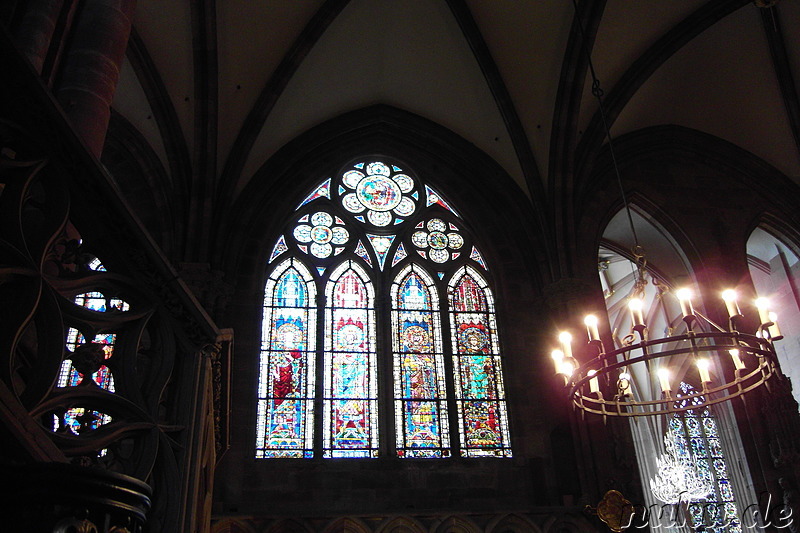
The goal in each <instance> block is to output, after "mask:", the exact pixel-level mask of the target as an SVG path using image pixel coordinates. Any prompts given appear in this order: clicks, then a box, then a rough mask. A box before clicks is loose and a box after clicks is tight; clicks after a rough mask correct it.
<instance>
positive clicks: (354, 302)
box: [323, 261, 378, 457]
mask: <svg viewBox="0 0 800 533" xmlns="http://www.w3.org/2000/svg"><path fill="white" fill-rule="evenodd" d="M326 297H327V299H328V306H327V307H326V309H325V357H324V361H325V363H324V364H325V370H324V372H325V379H324V382H325V384H324V389H325V396H324V399H323V401H324V414H323V428H324V429H323V434H324V437H323V438H324V440H323V450H324V456H325V457H377V455H378V381H377V376H376V352H375V308H374V306H375V293H374V290H373V288H372V282H371V281H370V279H369V277H368V276H367V274H366V272H365V271H364V269H363V268H361V267H360V266H359V265H358V264H356V263H354V262H353V261H346V262H344V263H342V264H341V265H340V266H339V267H338V268H337V269H336V270H335V271H334V272H333V273H332V274H331V278H330V281H329V282H328V287H327V290H326Z"/></svg>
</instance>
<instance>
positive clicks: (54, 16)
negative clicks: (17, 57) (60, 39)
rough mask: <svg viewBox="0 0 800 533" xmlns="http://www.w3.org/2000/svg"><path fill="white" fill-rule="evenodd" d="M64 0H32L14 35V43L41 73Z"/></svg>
mask: <svg viewBox="0 0 800 533" xmlns="http://www.w3.org/2000/svg"><path fill="white" fill-rule="evenodd" d="M63 7H64V0H31V1H30V2H28V4H27V6H26V10H25V14H24V15H23V16H22V20H21V21H20V24H19V27H18V28H17V29H16V32H15V35H14V44H16V45H17V49H18V50H19V51H20V53H21V54H22V55H24V56H25V57H26V58H27V59H28V61H30V62H31V65H33V68H34V69H36V72H38V73H39V74H41V73H42V67H43V65H44V63H45V60H46V59H47V53H48V51H49V50H50V46H51V42H52V40H53V34H54V33H55V31H56V26H57V25H58V19H59V15H60V13H61V11H62V9H63Z"/></svg>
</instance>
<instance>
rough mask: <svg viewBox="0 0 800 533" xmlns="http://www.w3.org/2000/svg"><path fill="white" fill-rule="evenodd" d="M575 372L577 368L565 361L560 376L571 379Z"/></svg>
mask: <svg viewBox="0 0 800 533" xmlns="http://www.w3.org/2000/svg"><path fill="white" fill-rule="evenodd" d="M574 370H575V367H574V366H572V363H570V362H569V361H563V362H562V363H561V370H560V371H559V374H564V375H565V376H567V377H568V378H570V377H572V372H573V371H574Z"/></svg>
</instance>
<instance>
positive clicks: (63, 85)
mask: <svg viewBox="0 0 800 533" xmlns="http://www.w3.org/2000/svg"><path fill="white" fill-rule="evenodd" d="M135 7H136V0H87V1H86V3H85V4H84V6H83V9H81V11H80V13H79V14H78V16H77V20H76V22H75V29H74V31H73V37H72V42H71V44H70V48H69V50H68V52H67V55H66V58H65V59H64V66H63V70H62V76H61V81H60V83H59V85H58V88H57V90H56V96H57V98H58V100H59V102H60V103H61V106H62V107H63V108H64V111H65V112H66V114H67V115H68V116H69V118H70V120H71V121H72V125H73V126H74V127H75V129H76V130H77V131H78V133H79V135H80V136H81V137H82V138H83V141H84V143H85V144H86V146H87V148H88V149H89V151H90V152H92V154H94V155H95V156H96V157H98V158H99V157H100V153H101V152H102V150H103V143H104V142H105V137H106V130H107V129H108V122H109V119H110V117H111V101H112V99H113V98H114V91H115V90H116V88H117V81H119V71H120V66H121V65H122V60H123V58H124V57H125V49H126V48H127V45H128V36H129V35H130V31H131V22H132V20H133V12H134V9H135Z"/></svg>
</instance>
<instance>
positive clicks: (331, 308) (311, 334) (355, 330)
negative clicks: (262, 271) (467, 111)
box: [255, 157, 511, 458]
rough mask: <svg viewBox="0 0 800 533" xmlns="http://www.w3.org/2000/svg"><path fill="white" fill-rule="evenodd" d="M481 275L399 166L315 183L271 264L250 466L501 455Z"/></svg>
mask: <svg viewBox="0 0 800 533" xmlns="http://www.w3.org/2000/svg"><path fill="white" fill-rule="evenodd" d="M487 272H488V270H487V264H486V262H485V261H484V258H483V256H482V254H481V253H480V251H479V250H478V247H477V246H476V244H475V243H474V242H473V238H472V235H471V233H470V232H469V231H468V226H467V224H466V222H465V221H464V219H462V218H461V215H460V213H458V212H457V211H456V210H455V209H454V208H453V207H452V206H451V205H450V203H448V202H447V201H446V200H445V199H444V198H443V197H442V196H441V195H440V194H438V192H436V191H435V190H434V189H433V188H431V187H430V186H429V185H427V184H426V183H424V182H423V181H422V180H421V179H419V178H418V177H416V176H415V175H414V174H413V173H412V172H410V170H409V169H408V167H407V166H406V165H405V164H403V163H400V162H397V161H391V160H389V159H388V158H370V157H364V158H361V159H359V160H357V161H354V162H352V163H351V164H348V165H346V166H345V167H344V168H343V169H342V170H341V171H340V172H339V173H338V174H336V175H335V177H333V178H328V179H326V180H324V181H323V182H321V183H319V184H318V185H317V187H316V188H315V189H314V190H313V191H312V192H311V193H310V194H309V195H308V196H307V197H306V198H305V199H304V200H303V201H302V202H300V204H299V205H298V206H297V208H296V209H295V211H294V212H293V213H292V215H291V216H290V217H289V219H288V220H287V221H286V223H285V225H284V226H283V230H282V232H281V235H280V236H279V237H278V238H277V239H276V243H275V246H274V247H273V250H272V253H271V255H270V258H269V262H268V265H267V282H266V286H265V293H264V314H263V322H262V343H261V358H260V371H259V384H258V409H257V412H258V420H257V428H256V451H255V455H256V457H257V458H310V457H316V456H322V457H326V458H342V457H351V458H352V457H378V456H379V455H381V454H388V455H395V456H398V457H403V458H444V457H449V456H451V455H453V454H459V455H461V456H464V457H510V456H511V448H510V443H509V432H508V415H507V411H506V399H505V392H504V387H503V376H502V358H501V352H500V346H499V336H498V327H497V323H496V322H497V320H496V317H495V302H494V296H493V291H492V290H491V287H490V285H489V282H488V279H487Z"/></svg>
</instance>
